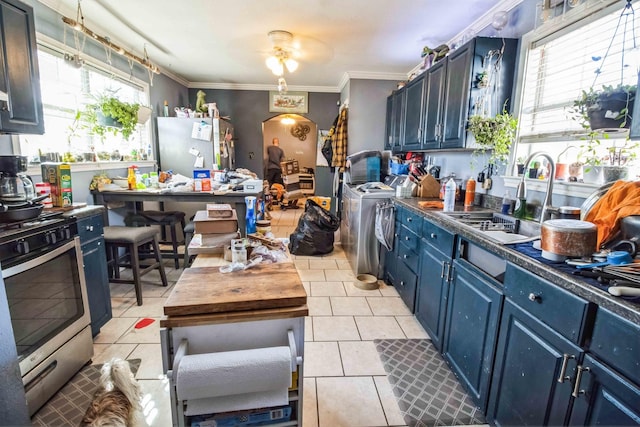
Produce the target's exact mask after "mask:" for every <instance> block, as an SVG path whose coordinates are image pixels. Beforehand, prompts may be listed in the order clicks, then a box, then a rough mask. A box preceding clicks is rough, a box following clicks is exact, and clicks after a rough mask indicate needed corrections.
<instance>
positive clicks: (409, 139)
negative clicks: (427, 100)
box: [402, 75, 424, 151]
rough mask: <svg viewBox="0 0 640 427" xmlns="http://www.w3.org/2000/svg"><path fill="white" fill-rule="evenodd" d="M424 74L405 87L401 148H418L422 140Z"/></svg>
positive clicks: (405, 149)
mask: <svg viewBox="0 0 640 427" xmlns="http://www.w3.org/2000/svg"><path fill="white" fill-rule="evenodd" d="M423 90H424V75H421V76H419V77H417V78H416V80H414V81H412V82H411V83H410V84H409V86H407V88H406V89H405V98H404V120H403V123H404V130H403V139H402V150H403V151H407V150H419V149H420V145H421V142H422V101H423V98H424V94H423Z"/></svg>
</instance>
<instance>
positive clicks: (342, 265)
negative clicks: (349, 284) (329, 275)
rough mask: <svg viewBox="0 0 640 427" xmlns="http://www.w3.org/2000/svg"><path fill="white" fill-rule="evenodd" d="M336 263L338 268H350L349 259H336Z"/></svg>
mask: <svg viewBox="0 0 640 427" xmlns="http://www.w3.org/2000/svg"><path fill="white" fill-rule="evenodd" d="M336 263H337V264H338V269H340V270H351V264H349V261H348V260H346V259H336Z"/></svg>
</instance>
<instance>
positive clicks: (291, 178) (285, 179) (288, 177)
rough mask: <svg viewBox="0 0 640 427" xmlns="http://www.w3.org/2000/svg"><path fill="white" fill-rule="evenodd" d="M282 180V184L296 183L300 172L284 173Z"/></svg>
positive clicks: (298, 180)
mask: <svg viewBox="0 0 640 427" xmlns="http://www.w3.org/2000/svg"><path fill="white" fill-rule="evenodd" d="M282 181H283V182H284V185H287V184H297V183H298V182H300V174H299V173H294V174H291V175H284V176H283V177H282Z"/></svg>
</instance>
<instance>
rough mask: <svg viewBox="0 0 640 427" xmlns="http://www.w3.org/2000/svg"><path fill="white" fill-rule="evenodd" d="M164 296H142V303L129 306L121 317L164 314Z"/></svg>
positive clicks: (158, 315) (160, 315)
mask: <svg viewBox="0 0 640 427" xmlns="http://www.w3.org/2000/svg"><path fill="white" fill-rule="evenodd" d="M166 300H167V299H166V298H148V297H143V299H142V305H137V304H134V305H132V306H131V307H129V309H128V310H126V311H125V312H124V313H122V315H121V316H122V317H162V316H163V315H164V303H165V301H166Z"/></svg>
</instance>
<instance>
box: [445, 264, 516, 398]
mask: <svg viewBox="0 0 640 427" xmlns="http://www.w3.org/2000/svg"><path fill="white" fill-rule="evenodd" d="M499 286H500V284H499V283H498V282H496V281H495V280H493V279H490V278H488V276H486V275H485V274H483V273H482V272H480V271H478V270H477V269H476V268H475V267H473V266H471V265H470V264H469V263H468V262H467V261H465V260H461V259H455V260H454V261H453V272H452V275H451V283H450V285H449V296H448V304H447V316H446V318H447V320H446V322H445V332H444V340H443V356H444V358H445V360H446V361H447V363H448V364H449V366H450V367H451V369H452V370H453V372H454V373H455V374H456V376H457V377H458V380H460V382H461V383H462V385H463V387H464V388H465V389H466V390H467V392H468V393H469V395H470V396H471V398H472V399H473V400H474V402H475V403H476V405H478V407H479V408H480V409H481V410H482V411H484V410H485V409H486V407H487V400H488V399H489V384H490V382H491V369H492V366H493V358H494V352H495V346H496V340H497V335H498V325H499V321H500V312H501V310H502V299H503V297H502V291H501V289H500V288H499Z"/></svg>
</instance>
